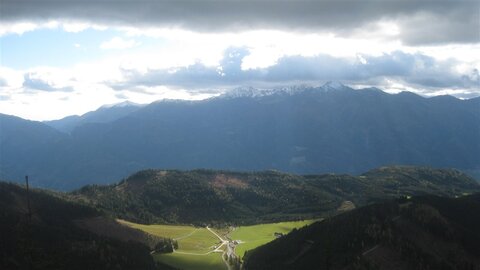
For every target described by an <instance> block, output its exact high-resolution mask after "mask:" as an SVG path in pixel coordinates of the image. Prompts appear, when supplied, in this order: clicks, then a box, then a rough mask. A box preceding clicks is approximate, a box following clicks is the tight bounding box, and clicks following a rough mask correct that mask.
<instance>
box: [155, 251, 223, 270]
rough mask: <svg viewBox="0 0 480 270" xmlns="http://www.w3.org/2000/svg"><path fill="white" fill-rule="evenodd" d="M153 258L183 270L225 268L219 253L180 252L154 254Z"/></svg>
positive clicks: (218, 269)
mask: <svg viewBox="0 0 480 270" xmlns="http://www.w3.org/2000/svg"><path fill="white" fill-rule="evenodd" d="M153 257H154V258H155V260H158V261H160V262H162V263H164V264H168V265H170V266H173V267H175V268H178V269H184V270H225V269H227V266H226V265H225V263H224V262H223V260H222V254H221V253H210V254H208V255H203V256H201V255H197V256H195V255H186V254H180V253H176V252H175V253H167V254H154V255H153Z"/></svg>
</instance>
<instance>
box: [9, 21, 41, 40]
mask: <svg viewBox="0 0 480 270" xmlns="http://www.w3.org/2000/svg"><path fill="white" fill-rule="evenodd" d="M37 28H38V25H37V24H35V23H31V22H16V23H1V24H0V37H1V36H4V35H7V34H17V35H22V34H23V33H25V32H29V31H33V30H35V29H37Z"/></svg>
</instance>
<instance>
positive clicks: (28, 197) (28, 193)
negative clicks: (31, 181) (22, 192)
mask: <svg viewBox="0 0 480 270" xmlns="http://www.w3.org/2000/svg"><path fill="white" fill-rule="evenodd" d="M25 183H26V184H27V207H28V209H27V210H28V219H29V221H30V219H31V218H32V210H31V208H30V189H29V186H28V175H25Z"/></svg>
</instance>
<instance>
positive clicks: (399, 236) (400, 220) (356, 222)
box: [244, 194, 480, 270]
mask: <svg viewBox="0 0 480 270" xmlns="http://www.w3.org/2000/svg"><path fill="white" fill-rule="evenodd" d="M479 226H480V195H479V194H476V195H471V196H466V197H461V198H456V199H455V198H442V197H436V196H423V197H413V198H412V199H406V198H404V199H399V200H394V201H388V202H383V203H378V204H374V205H369V206H366V207H362V208H359V209H355V210H353V211H350V212H347V213H344V214H341V215H338V216H335V217H333V218H330V219H326V220H324V221H321V222H317V223H314V224H312V225H310V226H308V227H304V228H301V229H299V230H296V231H293V232H292V233H290V234H288V235H286V236H284V237H282V238H280V239H276V240H275V241H273V242H270V243H268V244H266V245H264V246H262V247H259V248H257V249H255V250H253V251H251V252H249V253H247V256H246V260H245V264H244V269H245V270H255V269H262V270H267V269H278V270H282V269H298V270H301V269H330V270H335V269H349V270H353V269H356V270H360V269H362V270H366V269H378V270H383V269H385V270H386V269H389V270H401V269H405V270H407V269H479V265H480V259H479V258H480V245H479V242H480V232H479V230H478V228H479Z"/></svg>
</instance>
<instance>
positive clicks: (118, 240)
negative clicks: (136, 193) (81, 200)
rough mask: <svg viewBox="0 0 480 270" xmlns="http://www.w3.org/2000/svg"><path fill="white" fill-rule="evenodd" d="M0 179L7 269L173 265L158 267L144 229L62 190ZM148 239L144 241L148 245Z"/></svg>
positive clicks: (0, 232)
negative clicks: (122, 222) (113, 217)
mask: <svg viewBox="0 0 480 270" xmlns="http://www.w3.org/2000/svg"><path fill="white" fill-rule="evenodd" d="M30 205H31V218H29V217H28V210H27V209H28V203H27V193H26V190H25V189H24V188H23V187H20V186H17V185H15V184H8V183H4V182H0V209H1V212H0V243H1V244H0V268H1V269H82V270H83V269H170V268H169V267H167V266H161V265H158V266H157V265H156V264H155V263H154V261H153V259H152V257H151V256H150V254H149V253H150V249H149V248H148V247H147V246H146V245H154V244H155V243H156V242H155V239H151V237H150V236H147V235H146V234H144V233H141V232H139V231H136V230H133V229H130V228H128V227H125V226H122V225H120V224H118V223H116V222H115V221H113V220H111V219H108V218H107V217H105V216H104V215H103V214H102V213H101V212H99V211H98V210H95V209H94V208H91V207H88V206H86V205H80V204H77V203H74V202H72V201H70V200H67V199H66V197H64V196H62V195H61V194H55V193H50V192H47V191H39V190H32V191H31V192H30ZM142 243H143V244H142Z"/></svg>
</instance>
